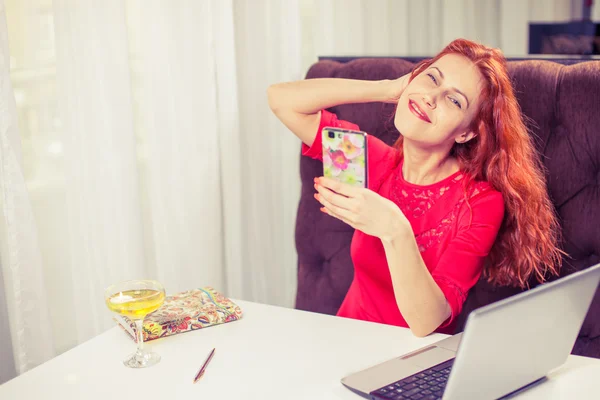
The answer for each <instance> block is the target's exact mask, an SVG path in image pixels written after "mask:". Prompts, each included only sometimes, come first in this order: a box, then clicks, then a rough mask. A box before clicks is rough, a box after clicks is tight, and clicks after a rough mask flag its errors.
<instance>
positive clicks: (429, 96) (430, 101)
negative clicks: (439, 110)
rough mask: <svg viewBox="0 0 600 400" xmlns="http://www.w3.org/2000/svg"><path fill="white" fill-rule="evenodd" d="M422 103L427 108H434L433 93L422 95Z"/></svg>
mask: <svg viewBox="0 0 600 400" xmlns="http://www.w3.org/2000/svg"><path fill="white" fill-rule="evenodd" d="M423 102H424V103H425V104H426V105H427V107H429V108H435V105H436V100H435V94H434V93H425V94H423Z"/></svg>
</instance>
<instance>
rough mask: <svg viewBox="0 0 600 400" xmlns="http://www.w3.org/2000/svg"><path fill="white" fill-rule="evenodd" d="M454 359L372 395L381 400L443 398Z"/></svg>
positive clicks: (376, 399) (434, 399)
mask: <svg viewBox="0 0 600 400" xmlns="http://www.w3.org/2000/svg"><path fill="white" fill-rule="evenodd" d="M453 363H454V359H452V360H448V361H445V362H443V363H441V364H438V365H436V366H434V367H431V368H428V369H426V370H423V371H421V372H419V373H416V374H414V375H411V376H409V377H406V378H404V379H401V380H399V381H398V382H394V383H391V384H389V385H387V386H384V387H382V388H381V389H377V390H374V391H372V392H371V393H370V395H371V399H374V400H379V399H385V400H405V399H410V400H437V399H440V400H441V398H442V395H443V394H444V388H445V387H446V383H447V382H448V376H449V375H450V369H452V364H453Z"/></svg>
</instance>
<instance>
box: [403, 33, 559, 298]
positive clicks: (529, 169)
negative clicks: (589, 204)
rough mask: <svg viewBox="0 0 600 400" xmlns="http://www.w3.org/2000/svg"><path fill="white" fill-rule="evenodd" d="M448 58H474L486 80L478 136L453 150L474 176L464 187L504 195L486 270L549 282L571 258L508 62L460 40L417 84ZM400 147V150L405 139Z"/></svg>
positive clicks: (514, 281)
mask: <svg viewBox="0 0 600 400" xmlns="http://www.w3.org/2000/svg"><path fill="white" fill-rule="evenodd" d="M446 54H458V55H462V56H464V57H466V58H468V59H469V60H471V62H473V64H474V65H475V66H477V67H478V69H479V71H480V72H481V75H482V76H483V79H484V85H483V86H484V88H483V92H482V96H481V98H482V101H481V105H480V108H479V111H478V113H477V114H476V117H475V118H474V119H473V122H472V124H471V129H472V131H473V132H475V133H476V136H475V137H474V138H473V139H471V140H470V141H468V142H466V143H464V144H459V143H455V145H454V147H453V148H452V150H451V155H452V156H454V157H456V158H457V160H458V163H459V166H460V169H461V171H462V172H463V173H464V174H465V176H466V177H467V178H468V179H464V182H465V190H467V187H468V185H469V183H470V182H472V181H473V180H484V181H487V182H489V183H490V184H491V186H492V187H493V188H494V189H496V190H498V191H499V192H501V193H502V196H503V198H504V205H505V214H504V220H503V222H502V225H501V227H500V231H499V232H498V236H497V238H496V242H495V243H494V245H493V247H492V249H491V251H490V254H489V255H488V259H487V263H486V266H485V268H484V271H483V273H484V275H485V276H486V277H487V279H488V281H489V282H491V283H493V284H495V285H508V286H516V287H521V288H526V287H528V286H529V282H530V279H531V278H535V279H536V280H537V281H538V282H543V281H544V280H545V279H546V278H547V277H548V276H550V275H557V274H558V271H559V269H560V266H561V261H562V258H561V255H562V254H565V253H564V252H562V251H561V250H560V249H559V248H558V247H557V246H558V241H559V232H560V229H559V224H558V221H557V218H556V214H555V212H554V207H553V205H552V202H551V201H550V198H549V196H548V192H547V190H546V180H545V177H544V173H543V171H544V169H543V165H542V164H541V162H540V159H539V155H538V154H537V152H536V150H535V147H534V144H533V141H532V138H531V135H530V134H529V133H528V131H527V128H526V126H525V123H524V121H523V116H522V114H521V109H520V107H519V104H518V103H517V99H516V97H515V93H514V90H513V87H512V84H511V81H510V78H509V75H508V70H507V64H506V59H505V58H504V56H503V54H502V52H501V51H500V50H498V49H493V48H490V47H486V46H483V45H481V44H478V43H475V42H472V41H469V40H465V39H457V40H454V41H453V42H451V43H450V44H449V45H448V46H446V47H445V48H444V50H442V51H441V52H440V53H439V54H438V55H437V56H435V57H434V58H432V59H429V60H424V61H422V62H420V63H419V64H417V66H416V67H415V69H414V70H413V72H412V75H411V80H412V79H413V78H414V77H415V76H417V75H418V74H420V73H421V72H423V71H424V70H425V69H427V68H428V67H429V66H430V65H431V64H433V63H434V62H435V61H437V60H438V59H439V58H441V57H443V56H444V55H446ZM396 147H397V148H398V150H400V151H402V136H400V138H399V139H398V141H397V142H396Z"/></svg>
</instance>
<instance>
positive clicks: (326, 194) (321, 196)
mask: <svg viewBox="0 0 600 400" xmlns="http://www.w3.org/2000/svg"><path fill="white" fill-rule="evenodd" d="M315 189H316V190H317V193H316V194H315V198H316V199H317V200H318V201H320V202H321V204H323V201H327V203H329V204H331V205H333V206H335V207H338V208H343V209H345V210H354V203H355V200H354V199H351V198H349V197H346V196H342V195H340V194H337V193H335V192H333V191H331V190H330V189H327V188H326V187H325V186H320V185H317V184H315Z"/></svg>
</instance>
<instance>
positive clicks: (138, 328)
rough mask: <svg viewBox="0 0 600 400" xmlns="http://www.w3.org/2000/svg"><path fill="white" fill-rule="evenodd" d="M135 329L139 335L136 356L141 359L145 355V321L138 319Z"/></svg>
mask: <svg viewBox="0 0 600 400" xmlns="http://www.w3.org/2000/svg"><path fill="white" fill-rule="evenodd" d="M135 327H136V329H135V330H136V333H137V351H136V354H135V355H136V356H138V357H141V356H143V355H144V320H143V319H136V320H135Z"/></svg>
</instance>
